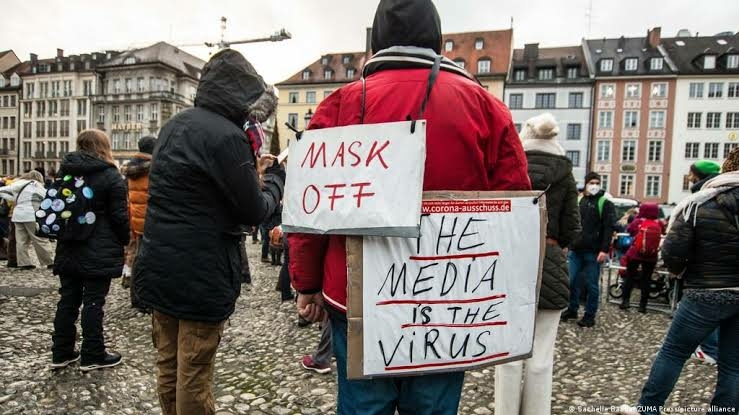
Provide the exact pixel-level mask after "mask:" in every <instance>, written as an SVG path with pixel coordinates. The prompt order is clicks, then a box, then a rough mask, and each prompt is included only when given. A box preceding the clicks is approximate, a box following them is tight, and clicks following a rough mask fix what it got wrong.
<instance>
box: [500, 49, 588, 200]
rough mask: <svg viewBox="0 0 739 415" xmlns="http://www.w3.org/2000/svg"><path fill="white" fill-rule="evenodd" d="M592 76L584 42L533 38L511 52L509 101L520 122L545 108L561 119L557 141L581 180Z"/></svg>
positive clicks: (507, 88)
mask: <svg viewBox="0 0 739 415" xmlns="http://www.w3.org/2000/svg"><path fill="white" fill-rule="evenodd" d="M592 93H593V80H592V79H591V78H590V76H589V74H588V67H587V64H586V62H585V57H584V56H583V51H582V47H581V46H571V47H560V48H539V45H538V44H529V45H526V46H525V47H524V49H516V50H515V51H514V52H513V59H512V62H511V68H510V72H509V74H508V80H507V82H506V86H505V102H506V104H507V105H508V108H510V110H511V115H512V116H513V121H514V122H515V123H516V128H517V129H518V131H521V126H522V125H523V124H524V123H525V122H526V120H527V119H529V118H531V117H534V116H537V115H540V114H542V113H545V112H549V113H552V114H553V115H554V116H555V118H556V119H557V121H558V122H559V129H560V133H559V142H560V143H561V144H562V147H564V149H565V151H566V155H567V157H568V158H569V159H570V160H571V161H572V166H573V171H572V173H573V175H574V177H575V180H576V181H577V182H578V184H579V185H582V184H583V179H584V177H585V173H586V170H587V166H588V159H589V150H590V131H591V128H590V119H591V108H592Z"/></svg>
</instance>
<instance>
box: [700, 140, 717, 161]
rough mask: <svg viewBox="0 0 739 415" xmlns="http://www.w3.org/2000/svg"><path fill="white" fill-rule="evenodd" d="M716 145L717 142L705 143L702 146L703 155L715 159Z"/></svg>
mask: <svg viewBox="0 0 739 415" xmlns="http://www.w3.org/2000/svg"><path fill="white" fill-rule="evenodd" d="M718 145H719V143H706V146H705V147H703V157H704V158H707V159H717V158H718Z"/></svg>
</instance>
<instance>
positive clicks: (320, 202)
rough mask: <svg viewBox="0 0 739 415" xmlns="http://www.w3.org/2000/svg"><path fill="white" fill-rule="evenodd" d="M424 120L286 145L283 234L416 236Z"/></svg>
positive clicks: (313, 133) (323, 133) (310, 135)
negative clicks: (287, 155)
mask: <svg viewBox="0 0 739 415" xmlns="http://www.w3.org/2000/svg"><path fill="white" fill-rule="evenodd" d="M425 160H426V122H425V121H417V122H416V128H415V131H414V132H413V133H411V122H410V121H407V122H396V123H386V124H364V125H352V126H347V127H338V128H327V129H322V130H308V131H305V132H304V133H303V136H302V138H301V139H300V140H298V141H295V142H293V143H291V144H290V157H289V158H288V164H287V172H288V174H287V183H286V184H285V199H284V206H285V209H284V211H283V214H282V226H283V229H284V230H285V232H303V233H325V234H344V235H380V236H402V237H416V236H418V231H419V213H420V211H421V193H422V185H423V172H424V162H425Z"/></svg>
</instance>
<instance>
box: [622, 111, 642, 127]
mask: <svg viewBox="0 0 739 415" xmlns="http://www.w3.org/2000/svg"><path fill="white" fill-rule="evenodd" d="M624 128H639V111H624Z"/></svg>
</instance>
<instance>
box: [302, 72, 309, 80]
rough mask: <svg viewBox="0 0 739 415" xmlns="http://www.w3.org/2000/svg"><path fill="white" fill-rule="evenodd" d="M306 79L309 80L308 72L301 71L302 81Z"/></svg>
mask: <svg viewBox="0 0 739 415" xmlns="http://www.w3.org/2000/svg"><path fill="white" fill-rule="evenodd" d="M307 79H310V71H308V70H305V71H303V80H304V81H305V80H307Z"/></svg>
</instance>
